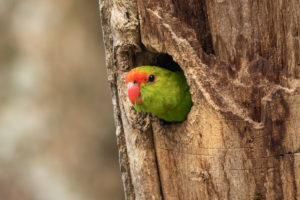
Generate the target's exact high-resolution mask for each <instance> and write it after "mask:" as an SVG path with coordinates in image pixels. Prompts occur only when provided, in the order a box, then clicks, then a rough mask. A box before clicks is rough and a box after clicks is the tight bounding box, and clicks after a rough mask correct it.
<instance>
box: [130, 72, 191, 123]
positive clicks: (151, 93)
mask: <svg viewBox="0 0 300 200" xmlns="http://www.w3.org/2000/svg"><path fill="white" fill-rule="evenodd" d="M137 69H138V70H140V71H141V72H146V73H152V74H154V75H155V82H154V83H149V82H146V83H142V84H141V86H140V89H141V96H142V100H143V104H136V105H134V108H135V109H136V110H137V111H140V112H151V113H153V114H155V115H156V116H157V117H158V118H160V119H163V120H165V121H167V122H182V121H184V120H185V119H186V117H187V114H188V113H189V111H190V109H191V107H192V100H191V94H190V91H189V86H188V84H187V82H186V79H185V76H184V74H183V72H172V71H170V70H167V69H164V68H160V67H155V66H141V67H137Z"/></svg>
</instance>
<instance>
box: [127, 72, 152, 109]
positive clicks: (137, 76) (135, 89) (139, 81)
mask: <svg viewBox="0 0 300 200" xmlns="http://www.w3.org/2000/svg"><path fill="white" fill-rule="evenodd" d="M155 79H156V76H155V75H154V74H153V73H150V72H148V73H147V72H145V71H141V70H140V69H138V68H135V69H133V70H131V71H130V72H128V74H127V75H126V78H125V82H126V84H127V86H128V97H129V100H130V102H131V103H132V104H134V105H136V104H143V100H142V96H141V87H145V86H148V85H151V84H154V83H155Z"/></svg>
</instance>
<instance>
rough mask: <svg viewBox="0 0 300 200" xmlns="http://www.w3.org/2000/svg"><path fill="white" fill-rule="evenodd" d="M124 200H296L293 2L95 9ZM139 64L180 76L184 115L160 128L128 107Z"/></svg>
mask: <svg viewBox="0 0 300 200" xmlns="http://www.w3.org/2000/svg"><path fill="white" fill-rule="evenodd" d="M100 11H101V19H102V27H103V32H104V41H105V46H106V56H107V57H106V59H107V69H108V80H109V83H110V86H111V90H112V98H113V105H114V114H115V121H116V129H117V131H116V134H117V139H118V146H119V152H120V166H121V173H122V178H123V183H124V188H125V195H126V198H127V199H184V200H185V199H245V200H246V199H247V200H248V199H300V156H299V155H300V154H299V152H300V137H299V136H300V53H299V52H300V38H299V33H300V23H299V22H300V12H299V11H300V2H299V0H290V1H287V0H286V1H282V0H276V1H273V0H263V1H250V0H231V1H229V0H227V1H226V0H200V1H199V0H176V1H170V0H136V1H130V0H102V1H100ZM139 65H157V66H161V67H166V68H169V69H175V68H178V67H179V66H180V67H181V69H182V70H183V72H184V74H185V76H186V78H187V81H188V84H189V86H190V92H191V95H192V101H193V107H192V109H191V112H190V113H189V115H188V119H187V120H186V121H184V122H183V123H176V124H171V125H164V126H163V125H161V124H160V123H159V120H158V119H157V118H156V117H155V116H152V115H151V114H143V113H137V112H136V111H135V110H134V109H133V108H132V106H131V104H130V102H129V100H128V98H127V94H126V93H127V86H126V84H125V81H124V76H125V75H126V72H127V71H129V70H130V69H132V68H133V67H136V66H139Z"/></svg>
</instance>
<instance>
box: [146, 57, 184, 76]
mask: <svg viewBox="0 0 300 200" xmlns="http://www.w3.org/2000/svg"><path fill="white" fill-rule="evenodd" d="M151 65H155V66H158V67H162V68H165V69H168V70H170V71H174V72H176V71H182V69H181V67H180V66H179V65H178V63H176V62H175V61H174V60H173V58H172V56H170V55H168V54H158V55H157V56H155V57H154V59H153V61H152V62H151Z"/></svg>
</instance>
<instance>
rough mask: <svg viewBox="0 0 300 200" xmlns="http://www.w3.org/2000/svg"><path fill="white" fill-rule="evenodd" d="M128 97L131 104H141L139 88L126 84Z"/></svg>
mask: <svg viewBox="0 0 300 200" xmlns="http://www.w3.org/2000/svg"><path fill="white" fill-rule="evenodd" d="M128 97H129V100H130V101H131V103H132V104H142V103H143V101H142V98H141V93H140V87H139V86H138V85H134V84H133V83H129V84H128Z"/></svg>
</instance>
